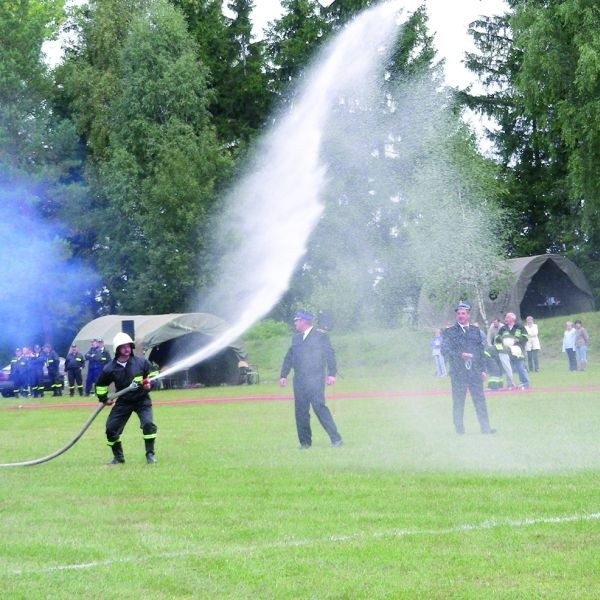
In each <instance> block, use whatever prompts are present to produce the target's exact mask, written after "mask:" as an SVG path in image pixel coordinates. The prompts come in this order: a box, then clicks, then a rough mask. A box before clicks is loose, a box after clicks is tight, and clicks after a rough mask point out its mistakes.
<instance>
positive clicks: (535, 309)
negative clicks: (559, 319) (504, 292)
mask: <svg viewBox="0 0 600 600" xmlns="http://www.w3.org/2000/svg"><path fill="white" fill-rule="evenodd" d="M519 308H520V313H521V315H522V316H523V318H525V317H526V316H528V315H531V316H532V317H534V318H536V319H541V318H544V317H556V316H560V315H571V314H575V313H578V312H585V311H586V310H589V297H588V296H587V295H586V294H585V293H584V292H583V291H582V290H580V289H579V288H578V287H577V286H576V285H575V284H574V283H573V281H572V279H571V278H570V277H569V275H567V273H565V272H564V271H563V270H562V269H561V268H560V267H559V266H558V265H557V264H556V263H555V262H554V261H552V260H547V261H545V262H544V263H543V264H542V266H541V267H540V268H539V269H538V271H537V272H536V273H535V275H533V277H532V278H531V282H530V284H529V285H528V287H527V291H526V292H525V295H524V296H523V300H522V301H521V305H520V307H519Z"/></svg>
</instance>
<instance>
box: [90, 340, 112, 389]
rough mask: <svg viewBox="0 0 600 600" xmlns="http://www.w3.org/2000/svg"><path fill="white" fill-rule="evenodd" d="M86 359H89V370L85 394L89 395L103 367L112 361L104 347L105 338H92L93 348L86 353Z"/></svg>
mask: <svg viewBox="0 0 600 600" xmlns="http://www.w3.org/2000/svg"><path fill="white" fill-rule="evenodd" d="M85 360H86V361H87V366H88V372H87V377H86V380H85V395H86V396H89V395H90V393H91V391H92V386H93V385H94V383H96V380H97V379H98V377H100V373H102V369H103V368H104V366H105V365H107V364H108V363H109V362H110V361H111V358H110V354H109V353H108V350H107V349H106V348H105V347H104V340H103V339H102V338H100V339H97V340H92V345H91V348H90V349H89V350H88V351H87V352H86V353H85Z"/></svg>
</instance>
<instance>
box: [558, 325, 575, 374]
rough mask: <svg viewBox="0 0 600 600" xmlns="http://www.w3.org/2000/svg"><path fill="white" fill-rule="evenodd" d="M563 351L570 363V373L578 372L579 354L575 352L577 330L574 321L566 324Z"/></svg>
mask: <svg viewBox="0 0 600 600" xmlns="http://www.w3.org/2000/svg"><path fill="white" fill-rule="evenodd" d="M562 351H563V352H565V353H566V355H567V360H568V362H569V371H577V354H576V352H575V328H574V327H573V322H572V321H567V322H566V323H565V332H564V333H563V342H562Z"/></svg>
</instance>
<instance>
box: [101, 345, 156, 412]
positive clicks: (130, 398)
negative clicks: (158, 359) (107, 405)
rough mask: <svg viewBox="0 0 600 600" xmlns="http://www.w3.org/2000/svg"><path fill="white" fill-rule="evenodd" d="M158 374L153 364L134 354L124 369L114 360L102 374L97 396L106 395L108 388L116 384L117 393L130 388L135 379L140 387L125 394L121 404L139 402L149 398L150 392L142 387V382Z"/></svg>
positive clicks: (106, 366) (120, 400)
mask: <svg viewBox="0 0 600 600" xmlns="http://www.w3.org/2000/svg"><path fill="white" fill-rule="evenodd" d="M155 374H156V371H155V370H154V368H153V366H152V363H151V362H150V361H149V360H148V359H146V358H141V357H139V356H135V355H134V354H132V355H131V356H130V357H129V360H128V361H127V364H126V365H125V366H124V367H123V366H121V365H120V364H119V363H118V362H117V359H116V358H114V359H113V360H112V361H111V362H110V363H108V364H107V365H105V366H104V368H103V369H102V373H100V376H99V377H98V380H97V381H96V394H97V395H98V396H101V395H106V394H107V393H108V386H109V385H110V384H111V383H114V384H115V390H116V391H117V392H119V391H121V390H122V389H125V388H126V387H128V386H129V385H130V384H131V382H132V381H133V380H134V379H135V380H136V382H137V383H139V384H140V386H139V387H138V388H137V389H135V390H131V391H130V392H127V393H126V394H123V395H122V396H121V397H120V398H119V402H123V401H127V402H137V401H139V400H144V399H146V398H149V395H148V392H147V391H146V390H145V389H144V388H143V387H142V386H141V383H142V380H143V379H144V378H146V377H151V376H154V375H155Z"/></svg>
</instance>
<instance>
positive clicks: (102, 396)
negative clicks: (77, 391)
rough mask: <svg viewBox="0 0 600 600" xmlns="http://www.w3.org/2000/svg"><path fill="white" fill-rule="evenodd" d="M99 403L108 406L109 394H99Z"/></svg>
mask: <svg viewBox="0 0 600 600" xmlns="http://www.w3.org/2000/svg"><path fill="white" fill-rule="evenodd" d="M98 402H102V404H106V403H107V402H108V394H98Z"/></svg>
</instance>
